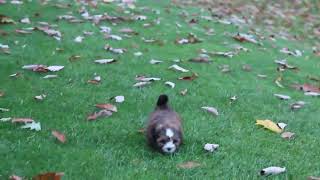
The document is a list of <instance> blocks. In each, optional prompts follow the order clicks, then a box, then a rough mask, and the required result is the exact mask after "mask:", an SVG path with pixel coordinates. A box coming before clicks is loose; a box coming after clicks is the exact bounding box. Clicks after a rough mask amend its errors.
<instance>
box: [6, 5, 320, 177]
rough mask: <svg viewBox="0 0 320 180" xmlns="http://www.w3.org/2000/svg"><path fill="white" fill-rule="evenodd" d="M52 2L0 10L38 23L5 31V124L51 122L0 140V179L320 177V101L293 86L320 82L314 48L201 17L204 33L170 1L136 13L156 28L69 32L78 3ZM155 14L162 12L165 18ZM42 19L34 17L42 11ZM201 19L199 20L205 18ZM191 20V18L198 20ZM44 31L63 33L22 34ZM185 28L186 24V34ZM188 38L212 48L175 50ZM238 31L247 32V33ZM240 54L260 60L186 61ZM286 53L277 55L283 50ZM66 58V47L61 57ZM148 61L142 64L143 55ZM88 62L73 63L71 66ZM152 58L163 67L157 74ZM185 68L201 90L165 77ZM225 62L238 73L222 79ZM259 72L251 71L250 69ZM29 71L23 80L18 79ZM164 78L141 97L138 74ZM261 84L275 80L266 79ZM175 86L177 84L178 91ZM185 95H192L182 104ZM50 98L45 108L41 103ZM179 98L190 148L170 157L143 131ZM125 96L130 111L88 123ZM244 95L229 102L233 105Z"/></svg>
mask: <svg viewBox="0 0 320 180" xmlns="http://www.w3.org/2000/svg"><path fill="white" fill-rule="evenodd" d="M53 5H54V1H53V2H49V3H48V4H46V5H40V3H39V2H37V1H32V2H28V1H25V2H24V4H23V5H12V4H9V3H7V4H4V5H0V12H1V14H5V15H7V16H9V17H11V18H13V19H14V20H15V21H17V22H19V19H21V18H22V17H25V16H28V17H30V19H31V21H32V24H31V25H26V24H21V23H17V24H16V25H0V27H1V29H2V30H4V31H6V32H9V35H8V36H1V40H0V43H2V44H8V45H9V46H10V51H11V54H10V55H6V54H0V91H3V92H5V96H4V97H0V107H2V108H8V109H10V112H2V113H1V114H0V117H30V118H33V119H35V120H36V121H39V122H41V125H42V130H41V131H39V132H33V131H30V130H26V129H20V127H19V126H20V125H16V124H12V123H8V122H6V123H5V122H1V126H0V128H1V130H0V134H1V135H0V137H1V139H0V156H1V163H0V179H7V178H8V177H9V176H10V175H12V174H17V175H19V176H23V177H29V178H30V177H32V176H34V175H36V174H39V173H44V172H48V171H54V172H64V173H65V175H64V178H63V179H181V178H185V179H259V178H260V177H259V175H258V173H259V170H260V169H262V168H265V167H268V166H281V167H282V166H285V167H286V168H287V171H288V172H286V173H284V174H282V175H278V176H274V177H273V178H271V179H305V178H306V177H307V176H310V175H314V176H316V175H318V176H319V175H320V170H319V165H320V156H319V155H320V154H319V152H320V146H319V145H320V144H319V138H320V123H319V117H320V110H319V106H320V100H319V98H313V97H307V96H305V95H303V93H302V92H299V91H296V90H294V89H292V88H290V85H291V84H293V83H300V84H301V83H305V82H307V83H312V81H310V80H308V79H307V78H306V77H307V76H308V75H313V76H319V75H320V74H319V68H320V61H319V58H317V57H315V56H314V55H313V54H312V53H311V46H306V45H303V46H302V45H301V44H300V43H299V42H296V41H285V40H280V39H279V40H278V41H277V42H275V43H274V42H271V41H268V40H263V41H262V42H263V44H264V45H263V46H259V45H256V44H251V43H239V42H237V41H235V40H234V39H232V37H231V36H230V35H228V34H225V33H226V32H227V33H231V34H235V33H237V32H238V30H237V27H235V26H233V25H224V24H221V23H216V22H210V21H205V20H202V19H200V21H199V23H198V24H195V25H189V24H188V23H186V22H185V20H184V19H183V18H182V17H181V16H180V13H181V12H182V11H187V12H189V13H200V14H203V15H208V14H207V13H206V12H201V11H200V9H199V8H187V9H181V8H178V7H175V6H173V5H171V4H170V3H169V2H168V1H161V2H157V1H140V3H138V5H137V8H136V9H135V10H133V12H135V13H136V14H142V15H146V16H147V17H148V19H147V20H146V21H136V22H130V23H129V22H121V23H119V24H117V25H112V24H111V23H109V22H105V21H103V22H101V23H100V24H99V25H94V24H93V23H91V22H87V21H86V22H85V23H76V24H71V23H68V22H66V21H63V20H61V21H56V18H57V16H58V15H63V14H67V12H69V11H72V12H73V14H74V15H75V16H77V17H80V15H79V14H78V13H77V10H78V9H79V8H80V5H79V4H77V3H72V7H71V8H70V9H58V8H56V7H54V6H53ZM140 7H149V8H152V9H156V10H159V12H160V14H156V13H155V12H153V11H151V10H142V9H140ZM87 8H88V10H89V12H91V13H92V14H99V13H102V12H108V13H110V14H112V15H122V16H128V14H125V13H123V12H121V11H119V10H118V9H119V8H118V7H117V6H116V5H115V4H102V3H101V4H99V6H98V9H94V8H89V7H87ZM37 12H38V13H40V16H39V17H34V16H33V15H34V14H35V13H37ZM195 17H196V18H197V17H199V15H198V16H195ZM156 18H159V19H160V24H159V25H154V26H152V27H149V28H144V27H143V24H144V23H147V22H152V21H153V20H155V19H156ZM187 19H191V16H188V17H187ZM37 21H46V22H49V23H53V24H57V25H58V28H56V29H58V30H60V31H61V32H62V34H63V35H62V40H61V41H60V42H59V41H57V40H55V39H53V38H52V37H49V36H47V35H45V34H44V33H42V32H39V31H34V32H33V33H32V34H31V35H21V34H16V33H15V32H14V30H15V29H17V28H22V27H31V26H33V25H36V22H37ZM176 22H178V23H179V24H181V25H182V27H181V28H178V27H177V26H176ZM102 25H105V26H109V27H111V28H112V33H114V34H118V35H122V34H121V33H118V30H119V29H121V28H123V27H130V28H132V29H134V30H136V31H137V32H139V35H137V36H133V37H131V38H125V37H124V40H122V41H115V40H106V39H104V38H103V34H102V33H100V32H99V26H102ZM204 26H208V27H211V28H213V29H214V30H215V35H213V36H208V35H206V34H205V30H204V28H203V27H204ZM84 30H86V31H93V32H94V35H93V36H86V37H85V39H84V40H83V42H82V43H79V44H78V43H75V42H74V41H73V39H74V38H75V37H76V36H79V35H82V31H84ZM189 32H192V33H194V34H196V35H197V36H198V37H199V38H201V39H203V40H204V41H203V42H202V43H198V44H188V45H176V44H175V43H174V41H175V39H176V38H177V37H186V36H187V35H188V33H189ZM240 32H246V31H245V30H241V31H240ZM142 37H145V38H146V39H152V38H153V39H159V40H162V41H163V45H159V44H148V43H145V42H143V41H142V40H141V38H142ZM107 43H109V44H110V45H111V46H113V47H115V48H127V50H128V51H127V52H125V53H124V54H123V55H115V54H112V53H110V52H106V51H105V50H103V46H104V45H105V44H107ZM233 44H240V45H242V46H244V47H246V48H248V49H250V52H240V53H239V54H238V55H236V56H234V57H233V58H226V57H214V58H212V59H213V63H211V64H197V63H191V62H188V61H187V60H188V59H190V58H193V57H196V56H198V54H199V50H200V49H201V48H204V49H206V50H208V51H229V50H231V47H230V46H231V45H233ZM274 45H276V47H275V46H274ZM282 47H289V48H297V49H300V50H303V51H305V53H304V54H303V56H301V57H293V56H288V55H285V54H283V53H280V52H279V49H280V48H282ZM56 48H62V49H64V51H63V52H57V51H56ZM137 51H141V52H143V55H142V56H141V57H135V56H134V55H133V53H134V52H137ZM71 55H80V56H81V58H80V59H79V60H77V61H75V62H70V61H69V60H68V59H69V57H70V56H71ZM101 58H115V59H117V62H116V63H113V64H107V65H98V64H94V63H93V61H94V60H95V59H101ZM283 58H286V59H287V60H288V62H289V64H293V65H295V66H298V67H299V68H300V71H298V72H294V71H288V70H287V71H285V72H282V73H281V74H280V73H279V72H277V71H276V67H277V66H276V64H275V63H274V60H276V59H283ZM151 59H158V60H162V61H164V62H163V63H161V64H159V65H151V64H149V61H150V60H151ZM174 59H181V60H182V62H181V63H178V64H179V65H181V66H182V67H184V68H186V69H189V70H191V71H192V72H196V73H197V74H198V75H199V77H198V78H197V79H195V80H194V81H190V82H189V81H180V80H177V78H178V77H181V76H184V75H190V74H191V73H178V72H174V71H171V70H168V69H167V68H168V67H169V66H170V65H172V64H174V62H173V61H172V60H174ZM26 64H46V65H63V66H65V68H64V69H63V70H61V71H59V72H57V73H47V74H57V75H58V76H59V77H58V78H57V79H42V77H43V76H44V75H46V74H42V73H36V72H31V71H27V70H22V69H21V67H22V66H23V65H26ZM224 64H227V65H229V66H230V68H231V72H230V73H222V72H220V69H219V68H218V66H219V65H224ZM243 64H249V65H251V67H252V71H250V72H245V71H243V70H242V69H241V67H242V65H243ZM16 72H19V73H21V75H20V76H19V77H17V78H11V77H9V75H10V74H13V73H16ZM94 73H97V74H98V75H100V76H101V77H102V82H101V84H98V85H93V84H88V83H87V81H88V80H90V79H92V78H93V74H94ZM139 74H145V75H147V76H153V77H161V78H162V80H161V81H160V82H154V83H152V84H151V85H150V86H147V87H144V88H141V89H139V88H134V87H132V85H133V84H134V83H135V82H136V81H135V76H136V75H139ZM257 74H265V75H267V76H268V77H267V78H266V79H261V78H258V77H257ZM280 75H282V76H283V81H282V82H281V83H282V84H283V85H284V86H285V88H280V87H278V86H277V85H276V84H275V83H274V80H275V79H276V78H277V77H279V76H280ZM165 81H172V82H175V83H176V87H175V88H174V89H171V88H169V87H167V86H165V85H164V82H165ZM185 88H187V89H188V93H187V95H186V96H181V95H180V94H179V92H180V90H183V89H185ZM42 93H44V94H47V98H46V99H45V100H44V101H42V102H38V101H35V100H34V99H33V97H34V96H35V95H39V94H42ZM161 93H165V94H168V95H169V97H170V104H171V105H172V107H173V108H174V109H175V110H176V111H178V112H179V113H180V114H181V116H182V118H183V126H184V131H185V133H184V134H185V143H184V145H183V146H182V148H181V150H180V151H179V152H178V153H176V154H175V155H172V156H163V155H161V154H159V153H157V152H153V151H152V150H150V149H149V148H148V147H147V146H146V143H145V139H144V136H143V135H142V134H140V133H138V132H137V130H139V129H140V128H143V127H144V124H145V121H146V120H147V117H148V114H149V113H150V112H151V111H152V110H153V108H154V105H155V102H156V100H157V97H158V95H159V94H161ZM274 93H282V94H286V95H290V96H291V97H292V100H289V101H281V100H279V99H277V98H275V97H274V96H273V94H274ZM116 95H124V96H125V102H124V103H123V104H116V105H117V107H118V112H117V113H114V114H113V115H112V116H111V117H109V118H102V119H99V120H97V121H95V122H88V121H87V120H86V117H87V115H89V114H90V113H92V112H93V111H94V110H95V107H94V105H95V104H97V103H107V102H112V101H110V100H109V98H110V97H113V96H116ZM233 95H236V96H238V100H237V101H236V102H234V103H231V104H230V100H229V98H230V97H231V96H233ZM296 100H304V101H306V102H307V105H306V106H305V107H304V108H302V109H300V110H299V111H294V112H293V111H291V110H290V107H289V105H290V103H292V102H294V101H296ZM202 106H214V107H216V108H217V109H218V111H219V113H220V114H219V116H217V117H214V116H212V115H211V114H209V113H206V112H205V111H203V110H202V109H201V107H202ZM256 119H271V120H274V121H275V122H284V123H287V124H288V127H287V130H288V131H291V132H294V133H296V136H297V137H296V139H294V140H291V141H287V140H284V139H282V138H281V137H280V135H279V134H276V133H273V132H270V131H268V130H265V129H263V128H261V127H257V126H256V125H255V120H256ZM51 130H58V131H61V132H63V133H65V134H66V136H67V143H65V144H61V143H59V142H57V141H56V140H55V138H54V137H53V136H52V135H51ZM205 143H217V144H219V145H220V148H219V150H218V151H217V152H215V153H206V152H204V150H203V145H204V144H205ZM187 161H195V162H198V163H200V164H201V166H200V167H197V168H193V169H181V168H178V167H177V165H178V164H181V163H184V162H187Z"/></svg>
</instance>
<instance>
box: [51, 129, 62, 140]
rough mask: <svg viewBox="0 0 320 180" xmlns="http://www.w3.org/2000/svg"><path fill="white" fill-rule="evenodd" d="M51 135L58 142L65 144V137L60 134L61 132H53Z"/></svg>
mask: <svg viewBox="0 0 320 180" xmlns="http://www.w3.org/2000/svg"><path fill="white" fill-rule="evenodd" d="M51 133H52V135H53V136H54V137H56V138H57V139H58V140H59V141H60V142H62V143H65V142H66V136H65V135H64V134H62V133H61V132H58V131H56V130H53V131H52V132H51Z"/></svg>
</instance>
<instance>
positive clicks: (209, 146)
mask: <svg viewBox="0 0 320 180" xmlns="http://www.w3.org/2000/svg"><path fill="white" fill-rule="evenodd" d="M203 148H204V150H206V151H209V152H214V151H216V150H217V149H218V148H219V144H210V143H207V144H205V145H204V147H203Z"/></svg>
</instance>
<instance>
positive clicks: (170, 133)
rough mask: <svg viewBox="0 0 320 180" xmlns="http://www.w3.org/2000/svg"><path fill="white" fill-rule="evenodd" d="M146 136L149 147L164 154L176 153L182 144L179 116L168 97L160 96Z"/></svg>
mask: <svg viewBox="0 0 320 180" xmlns="http://www.w3.org/2000/svg"><path fill="white" fill-rule="evenodd" d="M146 133H147V134H146V136H147V140H148V143H149V145H150V146H151V147H152V148H154V149H156V150H158V151H160V152H161V153H164V154H172V153H174V152H176V151H177V150H178V149H179V147H180V145H181V144H182V139H183V138H182V135H183V134H182V127H181V119H180V117H179V115H178V114H177V113H176V112H175V111H173V110H172V109H171V108H170V107H169V105H168V96H167V95H160V96H159V98H158V102H157V106H156V108H155V110H154V112H152V113H151V115H150V117H149V122H148V124H147V131H146Z"/></svg>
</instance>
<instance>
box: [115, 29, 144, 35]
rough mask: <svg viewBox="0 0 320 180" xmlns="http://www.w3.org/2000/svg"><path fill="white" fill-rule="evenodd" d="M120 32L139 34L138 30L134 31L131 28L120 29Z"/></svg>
mask: <svg viewBox="0 0 320 180" xmlns="http://www.w3.org/2000/svg"><path fill="white" fill-rule="evenodd" d="M119 32H120V33H124V34H132V35H138V34H139V33H137V32H136V31H134V30H133V29H131V28H122V29H120V30H119Z"/></svg>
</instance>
